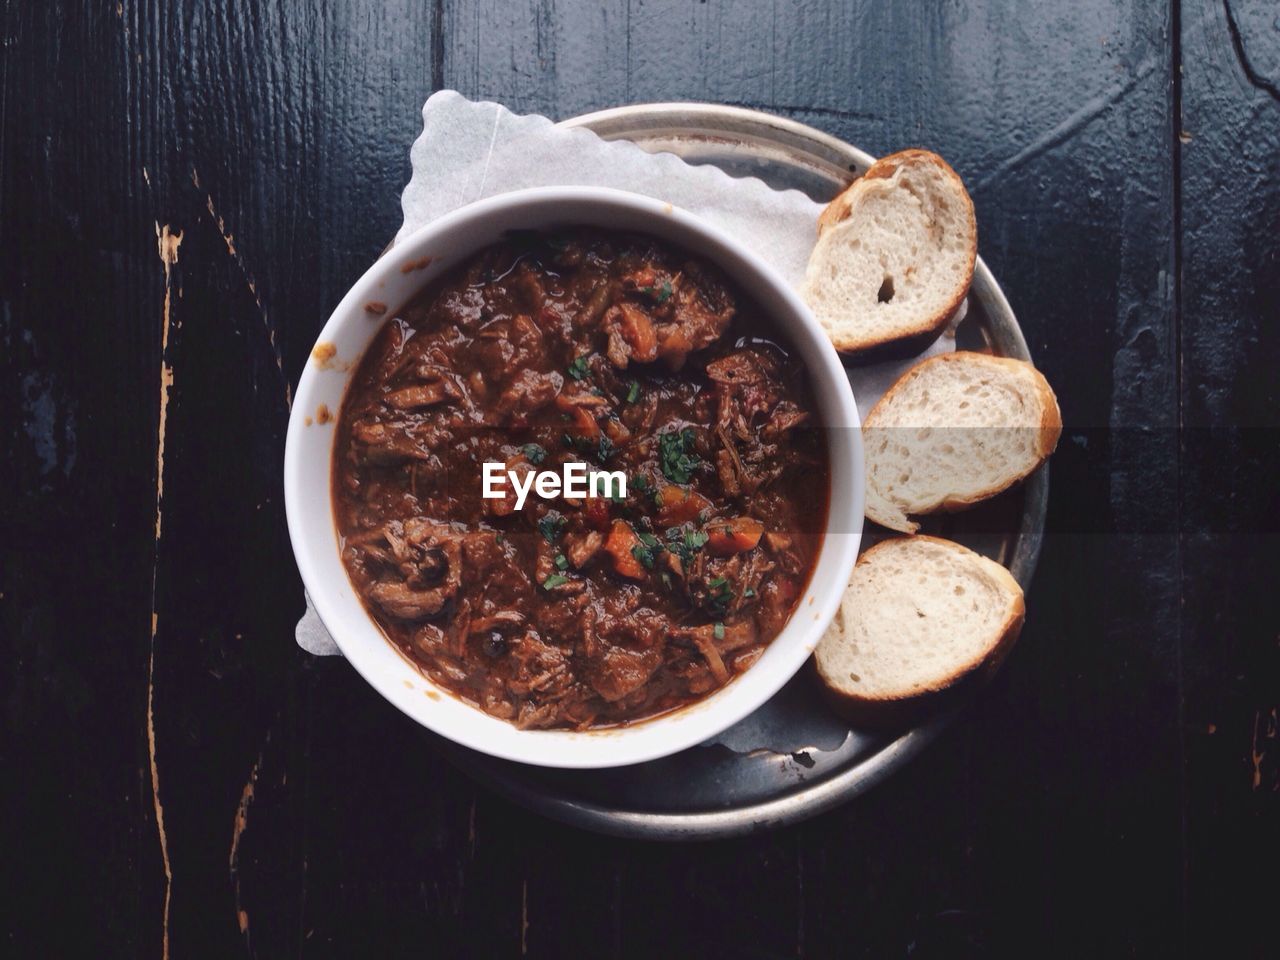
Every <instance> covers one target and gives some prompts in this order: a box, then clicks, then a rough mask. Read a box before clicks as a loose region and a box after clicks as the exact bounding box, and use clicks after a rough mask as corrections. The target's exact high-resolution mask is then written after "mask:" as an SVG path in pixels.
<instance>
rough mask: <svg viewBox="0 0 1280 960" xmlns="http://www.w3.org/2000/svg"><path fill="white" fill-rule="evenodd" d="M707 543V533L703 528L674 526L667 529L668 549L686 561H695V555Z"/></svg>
mask: <svg viewBox="0 0 1280 960" xmlns="http://www.w3.org/2000/svg"><path fill="white" fill-rule="evenodd" d="M706 543H707V535H706V534H705V533H703V532H702V531H701V530H690V529H685V528H683V527H672V528H671V529H670V530H668V531H667V549H668V550H670V551H671V552H672V553H674V554H675V555H676V556H677V557H679V558H680V559H681V560H682V561H683V562H684V563H690V562H692V561H693V558H694V555H695V554H696V553H697V552H698V551H699V550H701V549H702V548H703V547H704V546H706Z"/></svg>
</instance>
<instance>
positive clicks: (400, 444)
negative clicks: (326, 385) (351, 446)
mask: <svg viewBox="0 0 1280 960" xmlns="http://www.w3.org/2000/svg"><path fill="white" fill-rule="evenodd" d="M351 438H352V439H353V440H355V441H356V443H357V444H359V446H358V447H357V450H359V451H360V452H361V453H363V455H364V456H365V457H366V458H367V459H368V460H370V461H371V462H373V463H382V464H392V463H403V462H404V461H405V460H430V459H431V458H432V456H433V453H432V447H433V446H434V445H435V443H436V441H437V440H438V439H440V438H439V436H438V434H437V432H436V431H433V430H428V431H426V432H425V436H423V437H419V436H417V435H416V434H412V433H410V432H409V430H408V429H407V428H405V427H401V426H399V425H393V424H389V423H367V422H365V421H363V420H358V421H356V422H355V423H353V424H352V425H351Z"/></svg>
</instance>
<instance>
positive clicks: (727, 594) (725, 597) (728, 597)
mask: <svg viewBox="0 0 1280 960" xmlns="http://www.w3.org/2000/svg"><path fill="white" fill-rule="evenodd" d="M707 590H708V594H707V599H708V600H709V601H710V604H711V607H712V609H713V610H714V611H715V612H717V613H723V612H724V611H726V610H728V609H729V604H730V603H732V602H733V588H732V587H731V586H730V584H729V580H728V578H727V577H716V578H715V579H714V580H711V581H708V583H707Z"/></svg>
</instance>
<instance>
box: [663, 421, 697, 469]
mask: <svg viewBox="0 0 1280 960" xmlns="http://www.w3.org/2000/svg"><path fill="white" fill-rule="evenodd" d="M693 445H694V436H693V429H692V428H691V427H685V428H684V429H683V430H668V431H667V432H666V433H660V434H658V456H659V463H660V465H661V467H662V472H663V473H664V474H666V477H667V479H668V480H670V481H671V482H672V483H688V482H689V479H690V478H691V477H692V476H693V473H694V471H696V470H697V469H698V464H700V463H701V462H702V460H701V458H700V457H699V456H698V455H697V454H696V453H694V452H693Z"/></svg>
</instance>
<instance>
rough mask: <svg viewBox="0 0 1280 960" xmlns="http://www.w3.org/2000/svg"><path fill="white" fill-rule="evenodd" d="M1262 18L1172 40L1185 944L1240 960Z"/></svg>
mask: <svg viewBox="0 0 1280 960" xmlns="http://www.w3.org/2000/svg"><path fill="white" fill-rule="evenodd" d="M1275 14H1276V11H1275V6H1274V4H1267V3H1251V2H1247V0H1243V2H1242V0H1231V2H1229V3H1217V2H1214V3H1210V2H1202V0H1191V2H1187V3H1186V4H1184V9H1183V13H1182V29H1181V47H1182V62H1183V65H1184V67H1183V77H1182V86H1181V91H1180V93H1181V103H1182V110H1181V114H1182V124H1181V127H1182V130H1181V133H1182V136H1181V140H1180V142H1179V148H1180V149H1179V152H1180V161H1181V170H1182V175H1183V176H1182V199H1183V204H1182V222H1181V234H1180V240H1181V248H1182V261H1183V272H1182V277H1181V287H1180V294H1181V301H1182V311H1181V312H1182V326H1181V347H1182V358H1181V359H1182V362H1181V365H1180V371H1181V380H1182V382H1181V396H1182V406H1183V430H1182V443H1183V453H1182V455H1183V470H1182V491H1181V508H1182V509H1181V512H1182V523H1181V537H1182V548H1183V572H1182V594H1183V606H1182V632H1183V636H1184V639H1185V656H1184V668H1183V669H1184V672H1185V675H1186V690H1187V695H1186V710H1185V714H1184V718H1183V720H1184V723H1183V730H1184V736H1185V738H1186V741H1187V770H1186V776H1187V836H1188V853H1189V857H1188V865H1187V869H1188V891H1187V894H1188V913H1189V915H1190V917H1191V921H1190V925H1189V926H1190V933H1191V937H1190V940H1189V943H1190V947H1189V949H1190V950H1191V951H1192V952H1200V953H1206V952H1216V953H1219V954H1221V955H1224V956H1225V955H1231V956H1241V957H1245V956H1258V957H1260V956H1265V955H1266V954H1267V953H1268V952H1270V950H1271V949H1272V944H1271V940H1272V939H1273V938H1272V937H1271V936H1270V934H1269V932H1268V931H1267V930H1266V928H1265V925H1263V924H1258V923H1256V919H1255V918H1257V917H1259V916H1264V915H1266V911H1267V910H1268V909H1269V908H1270V896H1269V893H1268V890H1267V887H1268V884H1267V883H1266V882H1265V881H1261V877H1262V876H1263V873H1265V868H1264V869H1263V873H1260V872H1259V868H1260V864H1259V863H1258V862H1257V860H1256V852H1257V851H1261V850H1267V849H1272V850H1274V849H1276V847H1277V843H1280V739H1278V724H1277V710H1278V709H1280V693H1278V691H1277V688H1276V677H1277V676H1280V644H1278V643H1277V636H1278V630H1277V625H1276V618H1275V604H1274V587H1275V584H1276V582H1277V581H1280V551H1278V550H1277V548H1278V547H1280V536H1278V534H1280V522H1278V521H1277V517H1278V516H1280V501H1278V500H1277V494H1276V483H1275V478H1276V476H1277V471H1278V470H1280V444H1277V443H1276V437H1277V428H1280V404H1278V403H1277V401H1278V400H1280V388H1278V387H1277V382H1278V381H1277V377H1276V372H1275V359H1276V357H1277V356H1280V329H1278V328H1277V324H1276V321H1277V319H1280V247H1278V246H1277V240H1276V237H1277V233H1276V229H1277V225H1278V224H1280V87H1278V86H1277V83H1278V81H1280V33H1277V30H1276V25H1275ZM1260 881H1261V882H1260Z"/></svg>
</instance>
